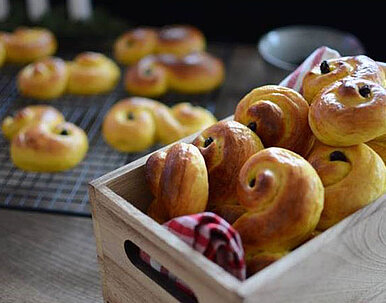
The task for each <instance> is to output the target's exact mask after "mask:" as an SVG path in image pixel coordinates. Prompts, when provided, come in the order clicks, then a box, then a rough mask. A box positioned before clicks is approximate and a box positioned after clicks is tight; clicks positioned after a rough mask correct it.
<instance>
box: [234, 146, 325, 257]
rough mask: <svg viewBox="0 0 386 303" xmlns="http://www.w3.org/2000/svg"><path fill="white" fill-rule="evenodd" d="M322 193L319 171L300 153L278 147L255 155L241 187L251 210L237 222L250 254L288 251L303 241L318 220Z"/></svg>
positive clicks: (242, 174)
mask: <svg viewBox="0 0 386 303" xmlns="http://www.w3.org/2000/svg"><path fill="white" fill-rule="evenodd" d="M294 189H296V190H294ZM323 192H324V190H323V185H322V182H321V180H320V178H319V177H318V175H317V173H316V171H315V170H314V169H313V168H312V166H311V165H310V164H309V163H308V162H307V161H306V160H305V159H303V158H302V157H300V156H299V155H297V154H295V153H293V152H291V151H289V150H285V149H282V148H276V147H271V148H268V149H264V150H262V151H260V152H258V153H256V154H255V155H253V156H252V157H251V158H250V159H249V160H248V161H247V162H246V163H245V164H244V165H243V167H242V169H241V171H240V174H239V179H238V185H237V197H238V199H239V202H240V204H241V205H242V206H244V207H245V208H246V209H247V212H246V213H245V214H244V215H242V216H241V217H240V218H239V219H238V220H237V221H236V222H235V223H234V224H233V227H234V228H235V229H236V230H237V231H238V232H239V233H240V236H241V239H242V241H243V246H244V249H245V252H246V254H247V255H254V254H258V253H260V252H262V251H268V252H284V251H288V250H290V249H292V248H294V247H296V246H297V245H299V244H300V243H302V241H304V239H306V238H308V236H309V235H310V234H311V232H312V231H313V230H314V229H315V227H316V225H317V223H318V221H319V218H320V214H321V212H322V209H323Z"/></svg>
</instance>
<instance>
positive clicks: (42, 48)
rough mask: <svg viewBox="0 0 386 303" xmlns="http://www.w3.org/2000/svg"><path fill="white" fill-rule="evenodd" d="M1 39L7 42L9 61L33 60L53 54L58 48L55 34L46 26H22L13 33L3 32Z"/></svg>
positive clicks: (22, 61) (24, 61)
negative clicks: (45, 27)
mask: <svg viewBox="0 0 386 303" xmlns="http://www.w3.org/2000/svg"><path fill="white" fill-rule="evenodd" d="M0 39H1V40H2V41H3V42H4V44H5V48H6V51H7V61H9V62H15V63H27V62H32V61H34V60H37V59H40V58H43V57H46V56H51V55H53V54H54V53H55V52H56V49H57V42H56V39H55V36H54V35H53V33H52V32H50V31H49V30H47V29H44V28H38V27H32V28H27V27H20V28H17V29H16V30H15V31H14V32H13V33H2V34H1V37H0Z"/></svg>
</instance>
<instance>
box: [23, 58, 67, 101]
mask: <svg viewBox="0 0 386 303" xmlns="http://www.w3.org/2000/svg"><path fill="white" fill-rule="evenodd" d="M68 76H69V73H68V68H67V65H66V63H65V62H64V61H63V60H62V59H60V58H54V57H46V58H43V59H39V60H38V61H35V62H34V63H31V64H29V65H27V66H26V67H24V68H23V69H22V70H21V71H20V72H19V74H18V76H17V86H18V89H19V91H20V93H21V94H22V95H23V96H25V97H32V98H36V99H52V98H57V97H59V96H61V95H62V94H63V93H64V91H65V90H66V88H67V82H68Z"/></svg>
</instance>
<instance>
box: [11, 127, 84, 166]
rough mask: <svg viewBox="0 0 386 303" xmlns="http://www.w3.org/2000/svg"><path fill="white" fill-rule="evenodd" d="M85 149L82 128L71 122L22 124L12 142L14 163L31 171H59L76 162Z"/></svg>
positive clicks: (82, 155) (81, 156) (80, 159)
mask: <svg viewBox="0 0 386 303" xmlns="http://www.w3.org/2000/svg"><path fill="white" fill-rule="evenodd" d="M87 149H88V142H87V136H86V134H85V133H84V131H83V130H82V129H80V128H78V127H77V126H75V125H74V124H72V123H68V122H63V123H60V124H57V125H55V126H51V125H49V124H47V123H39V124H34V125H32V126H30V127H26V128H23V129H22V130H21V131H20V132H19V133H18V134H17V135H16V136H14V138H13V139H12V142H11V158H12V161H13V163H14V164H15V166H17V167H18V168H20V169H22V170H26V171H34V172H58V171H64V170H68V169H70V168H72V167H74V166H76V165H77V164H78V163H79V162H80V161H82V159H83V158H84V156H85V155H86V152H87Z"/></svg>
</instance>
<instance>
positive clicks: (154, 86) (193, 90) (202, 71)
mask: <svg viewBox="0 0 386 303" xmlns="http://www.w3.org/2000/svg"><path fill="white" fill-rule="evenodd" d="M224 75H225V71H224V65H223V63H222V62H221V60H219V59H217V58H215V57H213V56H211V55H209V54H207V53H203V52H202V53H192V54H189V55H187V56H184V57H180V58H179V57H176V56H175V55H170V54H169V55H158V56H148V57H145V58H143V59H141V60H140V61H139V62H138V63H137V64H135V65H134V66H132V67H130V68H129V69H128V70H127V72H126V76H125V87H126V90H127V91H128V92H129V93H131V94H134V95H140V96H145V97H156V96H160V95H163V94H165V93H166V92H167V91H168V90H169V89H171V90H174V91H177V92H181V93H187V94H198V93H204V92H208V91H211V90H213V89H215V88H217V87H218V86H219V85H220V84H221V83H222V82H223V80H224Z"/></svg>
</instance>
